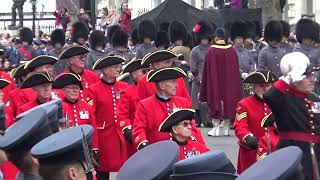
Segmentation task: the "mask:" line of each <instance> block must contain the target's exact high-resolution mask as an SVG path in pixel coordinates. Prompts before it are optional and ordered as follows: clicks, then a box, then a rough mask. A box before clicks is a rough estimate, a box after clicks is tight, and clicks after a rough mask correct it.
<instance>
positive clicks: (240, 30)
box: [230, 21, 247, 41]
mask: <svg viewBox="0 0 320 180" xmlns="http://www.w3.org/2000/svg"><path fill="white" fill-rule="evenodd" d="M230 36H231V40H232V41H233V40H234V39H235V38H236V37H243V38H245V37H247V25H246V23H244V22H241V21H237V22H234V23H233V24H232V25H231V29H230Z"/></svg>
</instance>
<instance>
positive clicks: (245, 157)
mask: <svg viewBox="0 0 320 180" xmlns="http://www.w3.org/2000/svg"><path fill="white" fill-rule="evenodd" d="M276 80H277V77H276V75H274V74H273V73H272V72H271V71H269V70H260V71H255V72H253V73H251V74H249V76H248V77H247V78H246V79H245V80H244V81H243V82H244V83H250V84H252V85H253V89H252V91H253V93H254V95H252V96H249V97H246V98H244V99H242V100H241V101H240V102H239V103H238V105H237V108H236V118H235V120H234V129H235V134H236V136H237V137H238V144H239V154H238V168H237V172H238V174H241V173H242V172H243V171H244V170H246V169H247V168H248V167H250V166H251V165H252V164H253V163H255V162H256V159H257V158H256V153H257V148H258V142H259V140H260V138H261V137H262V136H264V135H265V129H264V128H263V127H261V122H262V121H263V120H264V119H266V118H268V116H269V115H270V109H269V107H268V105H267V104H266V103H265V102H264V101H263V94H264V93H265V92H266V91H268V90H269V89H270V88H271V86H272V83H273V82H275V81H276Z"/></svg>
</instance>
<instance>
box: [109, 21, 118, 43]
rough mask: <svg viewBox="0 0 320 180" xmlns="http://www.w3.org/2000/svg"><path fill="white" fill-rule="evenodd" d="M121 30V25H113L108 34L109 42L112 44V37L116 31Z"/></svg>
mask: <svg viewBox="0 0 320 180" xmlns="http://www.w3.org/2000/svg"><path fill="white" fill-rule="evenodd" d="M120 30H121V28H120V26H119V25H113V26H111V27H110V29H109V30H108V33H107V38H108V42H109V43H111V38H112V35H113V33H114V32H116V31H120Z"/></svg>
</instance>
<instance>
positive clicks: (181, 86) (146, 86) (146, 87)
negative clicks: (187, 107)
mask: <svg viewBox="0 0 320 180" xmlns="http://www.w3.org/2000/svg"><path fill="white" fill-rule="evenodd" d="M177 84H178V86H177V93H176V96H180V97H184V98H187V99H188V100H189V101H191V99H190V95H189V93H188V89H187V86H186V83H185V81H184V79H183V78H178V79H177ZM154 93H156V87H155V85H154V83H153V82H148V81H147V75H144V76H143V77H142V78H141V79H140V80H139V83H138V100H143V99H145V98H147V97H149V96H152V95H154Z"/></svg>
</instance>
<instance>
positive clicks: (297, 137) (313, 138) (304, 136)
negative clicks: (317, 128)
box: [279, 131, 320, 144]
mask: <svg viewBox="0 0 320 180" xmlns="http://www.w3.org/2000/svg"><path fill="white" fill-rule="evenodd" d="M279 135H280V138H282V139H286V140H294V141H302V142H309V143H316V144H320V136H317V135H312V134H310V133H303V132H295V131H293V132H280V133H279Z"/></svg>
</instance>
